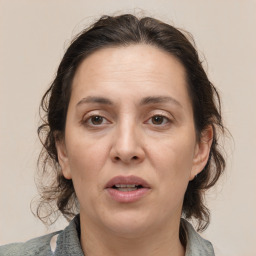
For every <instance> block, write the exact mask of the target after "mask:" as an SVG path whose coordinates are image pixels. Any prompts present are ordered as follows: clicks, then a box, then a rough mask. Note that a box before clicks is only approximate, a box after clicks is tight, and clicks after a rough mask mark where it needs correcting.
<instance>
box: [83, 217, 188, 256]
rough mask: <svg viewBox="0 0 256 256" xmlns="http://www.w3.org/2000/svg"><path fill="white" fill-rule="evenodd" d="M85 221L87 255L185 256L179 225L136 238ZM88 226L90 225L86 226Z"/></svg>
mask: <svg viewBox="0 0 256 256" xmlns="http://www.w3.org/2000/svg"><path fill="white" fill-rule="evenodd" d="M80 218H81V221H80V223H81V246H82V249H83V252H84V254H85V256H101V255H102V256H103V255H104V256H119V255H122V256H131V255H132V256H141V255H147V256H167V255H169V256H172V255H175V256H184V255H185V249H184V247H183V246H182V244H181V242H180V240H179V222H178V224H177V225H175V226H173V227H169V225H168V229H167V230H168V232H166V229H165V228H163V229H158V230H156V231H155V232H152V231H151V232H148V234H147V233H146V232H145V233H144V234H136V235H134V236H131V235H130V236H126V235H119V234H116V233H114V232H111V231H106V230H103V229H102V228H99V227H97V226H95V225H91V223H90V224H89V223H88V222H84V220H83V217H82V216H80ZM85 223H86V224H85Z"/></svg>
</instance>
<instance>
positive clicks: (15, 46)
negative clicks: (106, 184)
mask: <svg viewBox="0 0 256 256" xmlns="http://www.w3.org/2000/svg"><path fill="white" fill-rule="evenodd" d="M136 8H137V11H138V9H140V8H141V9H142V10H145V14H147V15H152V16H154V17H156V18H159V19H162V20H164V21H166V22H171V23H172V24H175V25H176V26H178V27H180V28H184V29H186V30H188V31H189V32H191V33H192V34H193V36H194V39H195V41H196V43H197V46H198V49H199V51H200V54H201V56H202V57H203V56H205V57H206V59H207V63H205V67H206V69H207V73H208V74H209V77H210V79H211V81H212V82H213V83H214V84H215V85H216V87H217V88H218V89H219V91H220V94H221V96H222V101H223V115H224V118H225V123H226V126H227V127H228V128H229V130H230V132H231V134H232V135H233V141H232V140H227V142H226V147H227V163H228V166H227V169H226V173H225V175H224V176H223V178H222V179H221V181H220V183H219V185H218V186H217V187H216V188H215V189H212V190H211V191H210V192H209V193H208V197H207V202H208V205H209V207H210V209H211V212H212V218H211V224H210V226H209V228H208V229H207V231H206V232H204V233H203V236H205V237H207V239H209V240H210V241H211V242H212V243H213V244H214V246H215V247H217V248H218V249H219V250H220V251H221V252H222V254H223V255H226V256H229V255H230V256H231V255H232V256H255V255H256V246H255V244H256V161H255V154H256V151H255V148H256V114H255V112H256V100H255V97H256V47H255V46H256V33H255V28H256V14H255V13H256V1H253V0H251V1H249V0H246V1H242V0H223V1H220V0H216V1H207V0H193V1H190V0H186V1H185V0H184V1H182V0H181V1H179V0H165V1H164V0H157V1H153V0H143V1H142V0H137V1H135V0H134V1H131V0H130V1H128V0H109V1H108V0H104V1H103V0H102V1H100V0H93V1H87V0H72V1H71V0H2V1H1V0H0V117H1V118H0V168H1V170H0V171H1V173H0V244H5V243H10V242H17V241H26V240H28V239H30V238H33V237H35V236H39V235H42V234H45V233H47V232H51V231H53V230H55V229H58V228H63V227H64V226H65V225H66V222H65V221H63V220H62V221H60V222H59V223H57V224H56V225H55V226H53V227H52V228H51V229H46V228H45V227H44V226H43V224H41V223H40V221H39V220H37V219H36V218H35V217H34V216H33V215H32V213H31V211H30V201H31V200H32V199H33V197H34V196H36V194H37V191H36V186H35V183H34V174H35V172H36V161H37V156H38V154H39V151H40V148H41V147H40V144H39V141H38V138H37V134H36V129H37V126H38V122H39V115H38V107H39V103H40V99H41V97H42V95H43V92H44V91H45V90H46V88H47V87H48V86H49V84H50V82H51V81H52V79H53V77H54V74H55V72H56V69H57V66H58V64H59V62H60V60H61V58H62V56H63V53H64V50H65V49H66V48H67V46H68V44H69V42H70V40H71V38H72V37H73V36H74V35H75V34H76V33H78V32H79V31H80V30H81V29H82V28H83V26H84V25H88V24H89V23H90V22H91V21H93V20H95V19H97V18H99V17H100V15H102V14H113V13H119V14H121V13H125V12H130V13H134V10H135V9H136Z"/></svg>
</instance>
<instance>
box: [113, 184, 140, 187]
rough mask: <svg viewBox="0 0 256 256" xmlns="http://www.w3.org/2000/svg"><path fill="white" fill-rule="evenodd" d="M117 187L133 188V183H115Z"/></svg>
mask: <svg viewBox="0 0 256 256" xmlns="http://www.w3.org/2000/svg"><path fill="white" fill-rule="evenodd" d="M115 187H117V188H135V187H136V185H135V184H115Z"/></svg>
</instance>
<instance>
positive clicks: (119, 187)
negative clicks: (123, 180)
mask: <svg viewBox="0 0 256 256" xmlns="http://www.w3.org/2000/svg"><path fill="white" fill-rule="evenodd" d="M112 188H113V189H116V190H118V191H123V192H129V191H135V190H138V189H141V188H143V186H142V185H136V184H115V185H114V186H112Z"/></svg>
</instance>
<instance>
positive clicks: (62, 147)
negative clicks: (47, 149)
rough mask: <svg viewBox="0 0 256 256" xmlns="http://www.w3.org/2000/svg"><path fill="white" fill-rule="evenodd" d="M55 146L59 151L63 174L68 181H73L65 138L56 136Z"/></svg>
mask: <svg viewBox="0 0 256 256" xmlns="http://www.w3.org/2000/svg"><path fill="white" fill-rule="evenodd" d="M55 146H56V149H57V154H58V161H59V164H60V166H61V171H62V174H63V176H64V177H65V178H66V179H68V180H70V179H72V176H71V172H70V166H69V159H68V155H67V150H66V144H65V140H64V138H59V136H55Z"/></svg>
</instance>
